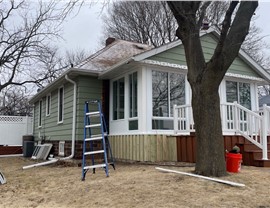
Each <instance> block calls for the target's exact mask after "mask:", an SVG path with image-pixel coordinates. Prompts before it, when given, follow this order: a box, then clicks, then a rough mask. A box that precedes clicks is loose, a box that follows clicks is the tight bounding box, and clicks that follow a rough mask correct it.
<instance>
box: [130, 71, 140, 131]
mask: <svg viewBox="0 0 270 208" xmlns="http://www.w3.org/2000/svg"><path fill="white" fill-rule="evenodd" d="M137 100H138V78H137V72H134V73H132V74H130V75H129V118H130V119H129V130H137V129H138V118H137V117H138V104H137Z"/></svg>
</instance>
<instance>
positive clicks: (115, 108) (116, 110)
mask: <svg viewBox="0 0 270 208" xmlns="http://www.w3.org/2000/svg"><path fill="white" fill-rule="evenodd" d="M122 80H123V93H122V94H121V92H120V87H121V86H120V82H121V81H122ZM115 83H116V96H115ZM125 84H126V78H125V76H123V77H120V78H118V79H115V80H113V81H112V103H113V104H112V120H113V121H117V120H123V119H125V115H126V113H125V99H126V95H125V93H126V89H125V88H126V87H125ZM120 94H121V95H120ZM121 96H123V99H122V100H121ZM115 97H116V98H115ZM121 101H122V102H121ZM121 105H123V108H121V107H120V106H121ZM121 110H122V112H123V115H122V116H121V114H120V113H121ZM115 113H116V114H115Z"/></svg>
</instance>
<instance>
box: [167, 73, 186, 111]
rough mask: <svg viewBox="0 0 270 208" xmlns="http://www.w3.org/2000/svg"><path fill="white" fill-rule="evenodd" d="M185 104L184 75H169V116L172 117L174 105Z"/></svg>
mask: <svg viewBox="0 0 270 208" xmlns="http://www.w3.org/2000/svg"><path fill="white" fill-rule="evenodd" d="M184 104H185V75H183V74H174V73H171V74H170V108H171V113H170V114H171V116H173V106H174V105H184Z"/></svg>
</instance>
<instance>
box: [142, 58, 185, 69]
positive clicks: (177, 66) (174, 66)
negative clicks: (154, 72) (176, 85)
mask: <svg viewBox="0 0 270 208" xmlns="http://www.w3.org/2000/svg"><path fill="white" fill-rule="evenodd" d="M140 63H144V64H152V65H157V66H165V67H171V68H176V69H185V70H187V69H188V67H187V66H186V65H180V64H173V63H168V62H163V61H156V60H150V59H148V60H143V61H140Z"/></svg>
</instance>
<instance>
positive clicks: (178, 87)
mask: <svg viewBox="0 0 270 208" xmlns="http://www.w3.org/2000/svg"><path fill="white" fill-rule="evenodd" d="M184 104H185V75H183V74H177V73H170V72H162V71H152V108H153V119H152V129H173V106H174V105H184Z"/></svg>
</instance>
